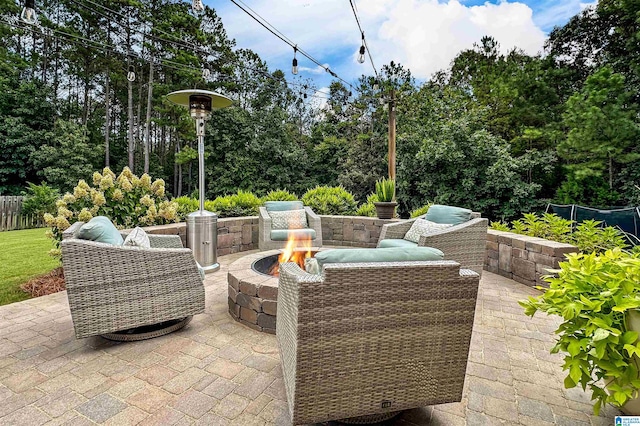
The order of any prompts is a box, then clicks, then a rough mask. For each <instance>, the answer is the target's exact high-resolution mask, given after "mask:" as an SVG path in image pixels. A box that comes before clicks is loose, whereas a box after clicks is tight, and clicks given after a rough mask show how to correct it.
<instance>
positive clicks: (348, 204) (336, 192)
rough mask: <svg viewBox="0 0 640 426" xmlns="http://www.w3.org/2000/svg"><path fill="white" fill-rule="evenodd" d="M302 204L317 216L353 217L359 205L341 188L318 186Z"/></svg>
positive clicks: (303, 197) (305, 196) (311, 190)
mask: <svg viewBox="0 0 640 426" xmlns="http://www.w3.org/2000/svg"><path fill="white" fill-rule="evenodd" d="M302 203H303V204H304V205H305V206H309V207H311V209H312V210H313V211H314V212H315V213H316V214H327V215H344V216H350V215H353V214H354V213H355V211H356V208H357V204H356V201H355V200H354V198H353V195H352V194H351V193H349V192H348V191H347V190H346V189H344V188H343V187H341V186H337V187H329V186H317V187H315V188H313V189H310V190H308V191H307V192H305V194H304V195H303V196H302Z"/></svg>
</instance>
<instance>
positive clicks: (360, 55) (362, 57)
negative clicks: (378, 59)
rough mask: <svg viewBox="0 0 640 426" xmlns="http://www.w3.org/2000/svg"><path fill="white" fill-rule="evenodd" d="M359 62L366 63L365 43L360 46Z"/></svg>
mask: <svg viewBox="0 0 640 426" xmlns="http://www.w3.org/2000/svg"><path fill="white" fill-rule="evenodd" d="M358 62H360V63H361V64H364V45H362V46H360V52H359V53H358Z"/></svg>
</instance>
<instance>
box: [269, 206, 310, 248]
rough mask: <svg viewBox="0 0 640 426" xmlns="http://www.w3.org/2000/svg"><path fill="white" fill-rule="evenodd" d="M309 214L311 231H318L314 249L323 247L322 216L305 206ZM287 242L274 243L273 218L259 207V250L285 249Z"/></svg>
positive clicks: (308, 221) (308, 220) (308, 222)
mask: <svg viewBox="0 0 640 426" xmlns="http://www.w3.org/2000/svg"><path fill="white" fill-rule="evenodd" d="M304 210H305V212H306V214H307V224H308V225H309V228H310V229H314V230H315V231H316V238H315V239H314V240H312V244H313V246H314V247H322V221H321V219H320V216H318V215H317V214H315V213H314V212H313V210H311V207H309V206H305V207H304ZM286 245H287V242H286V241H273V240H272V239H271V217H270V216H269V213H268V212H267V209H266V208H265V207H259V214H258V248H260V250H274V249H280V248H285V247H286Z"/></svg>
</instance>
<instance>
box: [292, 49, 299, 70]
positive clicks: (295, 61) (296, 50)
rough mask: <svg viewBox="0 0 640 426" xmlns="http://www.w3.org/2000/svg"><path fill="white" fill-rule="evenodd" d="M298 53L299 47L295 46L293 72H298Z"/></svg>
mask: <svg viewBox="0 0 640 426" xmlns="http://www.w3.org/2000/svg"><path fill="white" fill-rule="evenodd" d="M296 53H298V47H297V46H294V47H293V61H292V62H291V72H292V73H293V74H298V59H297V58H296Z"/></svg>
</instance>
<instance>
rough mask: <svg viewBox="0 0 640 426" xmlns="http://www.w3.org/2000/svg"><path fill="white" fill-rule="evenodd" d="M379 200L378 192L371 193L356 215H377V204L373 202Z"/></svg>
mask: <svg viewBox="0 0 640 426" xmlns="http://www.w3.org/2000/svg"><path fill="white" fill-rule="evenodd" d="M377 202H378V196H377V195H376V194H369V196H368V197H367V201H366V202H365V203H362V204H361V205H360V207H358V210H356V213H355V215H356V216H368V217H376V216H377V214H376V206H375V205H374V204H373V203H377Z"/></svg>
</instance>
